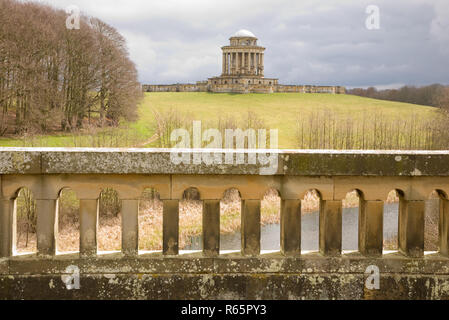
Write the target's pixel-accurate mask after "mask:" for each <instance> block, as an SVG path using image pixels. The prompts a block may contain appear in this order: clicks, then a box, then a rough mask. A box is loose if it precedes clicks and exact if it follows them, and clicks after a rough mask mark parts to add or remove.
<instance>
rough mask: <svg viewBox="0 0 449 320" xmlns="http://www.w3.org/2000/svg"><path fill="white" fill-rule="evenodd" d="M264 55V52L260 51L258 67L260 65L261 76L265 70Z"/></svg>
mask: <svg viewBox="0 0 449 320" xmlns="http://www.w3.org/2000/svg"><path fill="white" fill-rule="evenodd" d="M264 55H265V53H262V54H261V55H260V67H261V74H260V75H261V76H262V77H263V76H264V74H265V72H264Z"/></svg>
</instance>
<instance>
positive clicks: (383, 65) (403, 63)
mask: <svg viewBox="0 0 449 320" xmlns="http://www.w3.org/2000/svg"><path fill="white" fill-rule="evenodd" d="M48 2H49V3H50V4H53V5H55V6H57V7H61V8H64V7H65V6H68V5H70V4H75V5H77V6H79V7H80V9H81V10H82V11H83V12H85V13H87V14H89V15H94V16H97V17H99V18H101V19H103V20H105V21H106V22H108V23H110V24H111V25H113V26H115V27H116V28H117V29H118V30H119V31H120V32H122V34H123V35H124V36H125V37H126V38H127V40H128V46H129V48H130V54H131V58H132V59H133V60H134V61H135V62H136V64H137V67H138V70H139V75H140V80H141V81H142V82H144V83H176V82H192V81H196V80H205V79H207V78H208V77H212V76H215V75H218V74H220V72H221V62H220V59H221V50H220V47H221V46H223V45H226V44H227V43H228V38H229V37H230V36H231V35H232V34H233V33H234V32H235V31H237V30H238V29H242V28H244V29H248V30H251V31H252V32H253V33H254V34H255V35H256V36H258V37H259V39H260V42H261V43H262V45H264V46H266V47H267V52H266V58H265V64H266V67H265V69H266V72H265V73H266V76H270V77H271V76H272V77H277V78H279V79H280V82H281V83H297V84H329V85H331V84H332V85H334V84H340V85H345V86H348V87H354V86H371V85H377V86H386V87H388V86H391V85H392V84H414V85H421V84H429V83H435V82H441V83H448V82H449V81H448V76H447V75H448V74H449V64H448V63H447V54H448V53H449V22H448V21H449V5H448V2H447V1H446V0H396V1H391V0H390V1H389V0H371V1H365V0H362V1H360V0H340V1H338V0H328V1H325V0H305V1H294V0H291V1H288V0H278V1H268V0H262V1H261V0H251V1H247V0H245V1H237V0H228V1H211V0H207V1H206V0H194V1H185V0H179V1H175V0H166V1H154V0H151V1H143V0H134V1H133V0H126V1H106V0H97V1H95V4H93V1H88V0H79V1H77V0H58V1H48ZM369 4H376V5H378V6H379V7H380V13H381V16H380V18H381V29H380V30H373V31H370V30H367V29H366V28H365V19H366V17H367V14H366V13H365V9H366V7H367V5H369Z"/></svg>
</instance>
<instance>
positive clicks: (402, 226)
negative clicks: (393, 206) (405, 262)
mask: <svg viewBox="0 0 449 320" xmlns="http://www.w3.org/2000/svg"><path fill="white" fill-rule="evenodd" d="M424 207H425V203H424V201H422V200H405V199H403V198H401V199H400V201H399V230H398V244H399V251H400V252H401V253H403V254H405V255H406V256H408V257H412V258H420V257H422V256H423V254H424Z"/></svg>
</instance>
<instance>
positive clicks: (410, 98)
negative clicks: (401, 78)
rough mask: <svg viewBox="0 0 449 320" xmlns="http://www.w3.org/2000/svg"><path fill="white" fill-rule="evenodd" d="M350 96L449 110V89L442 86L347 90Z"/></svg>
mask: <svg viewBox="0 0 449 320" xmlns="http://www.w3.org/2000/svg"><path fill="white" fill-rule="evenodd" d="M347 93H348V94H353V95H356V96H361V97H367V98H373V99H380V100H389V101H398V102H406V103H413V104H420V105H425V106H433V107H438V108H441V109H449V87H447V86H444V85H441V84H432V85H429V86H423V87H415V86H403V87H401V88H399V89H386V90H377V89H376V88H374V87H370V88H367V89H361V88H354V89H350V90H347Z"/></svg>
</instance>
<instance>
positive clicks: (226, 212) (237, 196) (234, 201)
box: [220, 187, 242, 252]
mask: <svg viewBox="0 0 449 320" xmlns="http://www.w3.org/2000/svg"><path fill="white" fill-rule="evenodd" d="M241 217H242V194H241V192H240V190H239V189H238V188H235V187H231V188H228V189H226V190H225V191H224V192H223V195H222V197H221V200H220V250H221V251H225V252H226V251H237V250H238V251H240V250H241V234H240V231H241Z"/></svg>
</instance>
